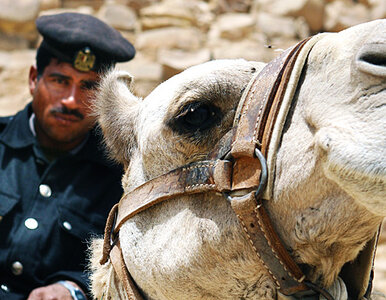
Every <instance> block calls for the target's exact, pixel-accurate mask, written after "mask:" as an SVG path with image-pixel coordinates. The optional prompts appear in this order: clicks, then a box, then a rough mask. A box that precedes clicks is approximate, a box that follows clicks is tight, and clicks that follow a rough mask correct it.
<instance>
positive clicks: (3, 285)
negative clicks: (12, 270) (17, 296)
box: [0, 284, 9, 293]
mask: <svg viewBox="0 0 386 300" xmlns="http://www.w3.org/2000/svg"><path fill="white" fill-rule="evenodd" d="M0 289H2V290H3V291H4V292H7V293H8V292H9V288H8V287H7V286H6V285H5V284H1V285H0Z"/></svg>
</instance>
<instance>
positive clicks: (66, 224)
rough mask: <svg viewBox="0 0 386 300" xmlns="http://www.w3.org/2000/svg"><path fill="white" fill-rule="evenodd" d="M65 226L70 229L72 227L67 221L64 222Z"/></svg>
mask: <svg viewBox="0 0 386 300" xmlns="http://www.w3.org/2000/svg"><path fill="white" fill-rule="evenodd" d="M63 227H64V228H66V229H67V230H68V231H70V230H71V229H72V225H71V224H70V223H69V222H67V221H64V222H63Z"/></svg>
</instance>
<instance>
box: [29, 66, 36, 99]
mask: <svg viewBox="0 0 386 300" xmlns="http://www.w3.org/2000/svg"><path fill="white" fill-rule="evenodd" d="M37 82H38V70H37V69H36V67H35V66H31V67H30V69H29V77H28V85H29V92H30V94H31V95H33V94H34V92H35V88H36V85H37Z"/></svg>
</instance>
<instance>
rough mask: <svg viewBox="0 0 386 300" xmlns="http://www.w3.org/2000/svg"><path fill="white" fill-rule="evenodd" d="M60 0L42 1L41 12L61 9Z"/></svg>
mask: <svg viewBox="0 0 386 300" xmlns="http://www.w3.org/2000/svg"><path fill="white" fill-rule="evenodd" d="M60 5H61V2H60V0H40V10H41V11H42V10H47V9H54V8H59V7H60Z"/></svg>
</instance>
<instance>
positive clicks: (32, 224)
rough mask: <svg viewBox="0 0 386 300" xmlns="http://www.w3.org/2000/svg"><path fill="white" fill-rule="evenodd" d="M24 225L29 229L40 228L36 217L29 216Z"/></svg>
mask: <svg viewBox="0 0 386 300" xmlns="http://www.w3.org/2000/svg"><path fill="white" fill-rule="evenodd" d="M24 225H25V227H27V228H28V229H31V230H34V229H36V228H38V226H39V223H38V221H36V219H34V218H28V219H27V220H25V221H24Z"/></svg>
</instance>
